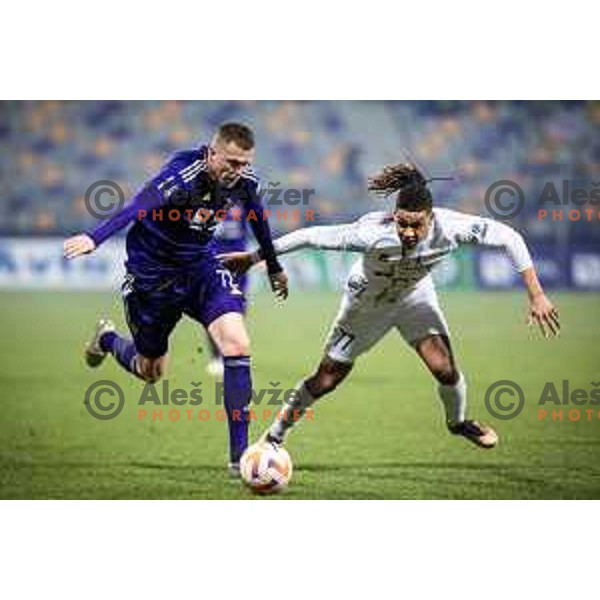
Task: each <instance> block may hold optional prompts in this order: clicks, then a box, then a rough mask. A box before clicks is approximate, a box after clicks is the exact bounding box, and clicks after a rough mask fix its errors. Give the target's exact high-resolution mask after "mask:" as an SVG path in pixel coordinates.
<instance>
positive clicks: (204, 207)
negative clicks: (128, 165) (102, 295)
mask: <svg viewBox="0 0 600 600" xmlns="http://www.w3.org/2000/svg"><path fill="white" fill-rule="evenodd" d="M207 155H208V148H207V146H202V147H200V148H198V149H196V150H186V151H182V152H178V153H177V154H175V155H174V156H173V157H172V158H171V160H170V161H169V162H168V163H167V165H166V166H165V167H164V168H163V169H162V170H161V172H160V173H159V174H158V175H157V176H156V177H154V178H153V179H152V180H151V181H150V182H148V184H147V185H146V186H145V187H144V188H143V189H142V190H141V191H140V192H139V193H138V194H137V195H136V196H135V197H134V198H133V199H132V200H131V201H130V202H129V204H128V205H127V206H125V208H123V209H122V210H121V211H120V212H119V213H117V214H116V215H114V216H112V217H111V218H109V219H107V220H106V221H103V222H102V223H101V224H100V225H99V226H97V227H96V228H95V229H94V230H92V231H90V232H88V235H90V237H92V238H93V240H94V241H95V242H96V245H97V246H98V245H100V244H102V242H104V241H105V240H106V239H108V238H109V237H110V236H112V235H113V234H115V233H116V232H117V231H119V230H120V229H122V228H123V227H125V226H126V225H128V224H129V223H132V222H134V225H133V226H132V227H131V229H130V230H129V232H128V234H127V255H128V261H127V270H128V271H129V272H130V273H132V274H134V275H135V276H136V279H137V280H138V283H140V284H142V283H143V281H144V280H147V283H148V284H150V286H152V285H153V282H155V281H157V280H158V279H162V278H164V277H165V276H167V277H170V276H172V275H175V274H177V273H185V272H189V271H190V270H195V268H196V267H197V266H198V263H199V262H201V261H202V259H203V258H208V257H210V256H212V255H213V254H214V246H213V245H212V244H210V242H211V240H212V238H213V233H214V230H215V228H216V226H217V224H218V222H219V218H220V217H219V214H220V212H219V211H221V214H224V211H227V210H228V209H230V208H231V207H232V206H235V205H239V206H241V207H243V209H244V213H248V212H249V211H254V216H255V217H256V218H252V219H250V225H251V228H252V230H253V233H254V235H255V237H256V239H257V241H258V243H259V245H260V247H261V249H262V251H263V254H264V256H265V258H266V260H267V266H268V269H269V272H271V273H274V272H277V271H280V270H281V267H280V265H279V263H278V261H277V258H276V256H275V251H274V250H273V243H272V240H271V233H270V228H269V224H268V221H267V220H266V219H265V217H264V214H263V209H262V206H261V204H260V199H259V192H258V189H259V181H258V178H257V177H256V175H255V174H254V172H253V171H252V170H251V169H249V168H246V169H244V171H243V172H242V174H241V176H240V177H239V178H238V179H237V180H236V182H235V183H234V184H233V185H231V186H229V187H226V186H224V185H221V184H219V183H218V182H215V181H214V180H213V179H212V178H211V177H210V176H209V173H208V170H207Z"/></svg>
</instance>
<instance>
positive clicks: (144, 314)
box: [122, 256, 246, 358]
mask: <svg viewBox="0 0 600 600" xmlns="http://www.w3.org/2000/svg"><path fill="white" fill-rule="evenodd" d="M143 279H144V283H141V281H142V278H137V277H136V275H135V274H134V273H128V275H127V278H126V280H125V283H124V284H123V288H122V293H123V301H124V304H125V315H126V318H127V324H128V325H129V329H130V331H131V334H132V336H133V341H134V343H135V347H136V350H137V351H138V353H139V354H141V355H142V356H144V357H147V358H158V357H159V356H163V355H165V354H166V353H167V351H168V348H169V336H170V334H171V332H172V331H173V329H174V327H175V325H177V323H178V322H179V320H180V319H181V317H182V316H183V315H184V314H185V315H187V316H189V317H190V318H192V319H194V320H195V321H198V322H199V323H202V325H204V327H208V326H209V325H210V324H211V323H212V322H213V321H214V320H215V319H218V318H219V317H220V316H222V315H224V314H225V313H230V312H235V313H244V310H245V307H246V300H245V297H244V293H243V291H242V289H241V287H240V285H239V282H238V281H237V279H236V277H235V276H234V275H233V274H232V273H231V272H230V271H228V270H227V269H226V268H225V267H223V266H222V265H221V264H220V263H219V262H218V261H217V260H216V259H215V258H213V257H212V256H209V257H206V259H205V260H202V261H201V262H200V263H199V264H198V265H197V266H195V267H194V270H193V271H190V270H186V271H185V272H183V273H165V274H164V275H161V276H157V277H156V278H152V279H151V281H148V278H147V277H144V278H143Z"/></svg>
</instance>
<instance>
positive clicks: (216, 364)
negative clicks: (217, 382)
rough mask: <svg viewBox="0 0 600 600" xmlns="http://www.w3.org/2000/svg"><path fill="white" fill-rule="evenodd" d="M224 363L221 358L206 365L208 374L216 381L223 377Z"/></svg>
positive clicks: (214, 359)
mask: <svg viewBox="0 0 600 600" xmlns="http://www.w3.org/2000/svg"><path fill="white" fill-rule="evenodd" d="M223 371H224V368H223V361H222V360H221V359H220V358H213V359H211V361H210V362H209V363H208V364H207V365H206V372H207V373H208V374H209V375H210V376H211V377H214V378H215V379H218V378H220V377H223Z"/></svg>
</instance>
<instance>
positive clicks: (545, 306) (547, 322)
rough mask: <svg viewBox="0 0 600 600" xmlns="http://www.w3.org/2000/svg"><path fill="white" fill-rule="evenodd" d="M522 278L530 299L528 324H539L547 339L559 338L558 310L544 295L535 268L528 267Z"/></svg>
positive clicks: (522, 273)
mask: <svg viewBox="0 0 600 600" xmlns="http://www.w3.org/2000/svg"><path fill="white" fill-rule="evenodd" d="M521 276H522V278H523V283H524V284H525V288H526V290H527V295H528V297H529V319H528V324H529V325H534V324H537V325H538V326H539V328H540V330H541V332H542V335H543V336H544V337H545V338H546V339H548V338H549V337H551V336H558V335H559V333H560V321H559V316H558V309H557V308H556V307H555V306H554V304H552V302H551V301H550V300H549V299H548V297H547V296H546V294H545V293H544V289H543V288H542V284H541V283H540V280H539V278H538V276H537V273H536V270H535V267H533V266H531V267H528V268H527V269H525V270H524V271H522V272H521Z"/></svg>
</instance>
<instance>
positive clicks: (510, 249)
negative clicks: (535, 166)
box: [451, 213, 560, 339]
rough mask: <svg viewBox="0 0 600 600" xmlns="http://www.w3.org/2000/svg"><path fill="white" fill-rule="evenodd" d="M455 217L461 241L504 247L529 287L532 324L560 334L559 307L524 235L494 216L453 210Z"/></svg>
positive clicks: (549, 333)
mask: <svg viewBox="0 0 600 600" xmlns="http://www.w3.org/2000/svg"><path fill="white" fill-rule="evenodd" d="M451 221H452V224H451V226H452V227H456V233H457V241H458V242H459V243H460V244H473V243H474V244H480V245H483V246H491V247H495V248H502V249H504V251H505V252H506V253H507V255H508V257H509V258H510V260H511V262H512V264H513V268H514V269H515V270H516V271H517V272H518V273H519V274H520V275H521V277H522V279H523V282H524V284H525V288H526V289H527V295H528V298H529V309H528V325H534V324H537V325H538V326H539V327H540V330H541V332H542V335H543V336H544V337H545V338H546V339H548V338H550V337H552V336H557V335H558V334H559V333H560V322H559V318H558V310H557V309H556V307H555V306H554V305H553V304H552V302H550V300H549V299H548V297H547V296H546V294H545V293H544V290H543V288H542V285H541V283H540V281H539V279H538V276H537V273H536V270H535V267H534V265H533V261H532V260H531V254H530V253H529V249H528V248H527V244H526V243H525V240H524V239H523V236H522V235H521V234H520V233H519V232H518V231H515V230H514V229H513V228H512V227H509V226H508V225H506V224H504V223H500V222H498V221H494V220H493V219H484V218H481V217H474V216H472V215H464V214H461V213H452V214H451Z"/></svg>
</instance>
